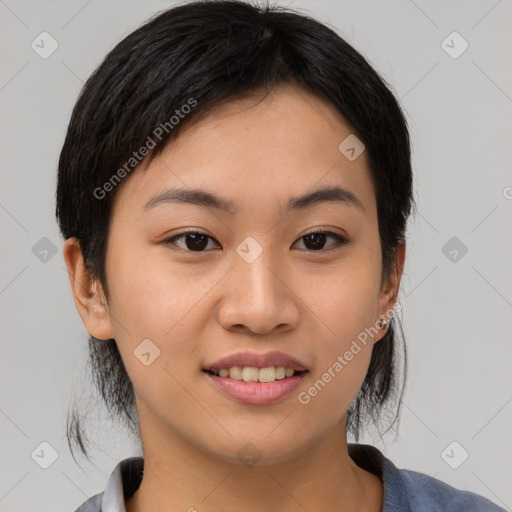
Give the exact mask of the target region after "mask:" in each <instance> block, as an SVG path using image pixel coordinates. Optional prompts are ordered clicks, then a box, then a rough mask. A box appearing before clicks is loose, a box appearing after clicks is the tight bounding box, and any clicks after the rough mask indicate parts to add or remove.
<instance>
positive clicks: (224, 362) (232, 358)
mask: <svg viewBox="0 0 512 512" xmlns="http://www.w3.org/2000/svg"><path fill="white" fill-rule="evenodd" d="M233 366H252V367H256V368H266V367H268V366H284V367H285V368H292V369H293V370H296V371H302V370H306V367H305V365H304V364H303V363H302V362H301V361H299V360H298V359H295V358H294V357H291V356H289V355H288V354H285V353H283V352H276V351H274V352H265V353H264V354H260V353H258V352H237V353H235V354H230V355H228V356H226V357H223V358H221V359H219V360H218V361H215V362H214V363H212V364H208V365H207V366H205V368H204V369H205V370H210V371H219V370H222V369H228V368H232V367H233Z"/></svg>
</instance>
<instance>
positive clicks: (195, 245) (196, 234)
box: [162, 231, 215, 252]
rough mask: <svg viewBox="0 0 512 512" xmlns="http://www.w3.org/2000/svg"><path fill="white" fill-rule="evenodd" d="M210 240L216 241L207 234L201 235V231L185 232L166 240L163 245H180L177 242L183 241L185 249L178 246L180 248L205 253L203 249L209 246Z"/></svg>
mask: <svg viewBox="0 0 512 512" xmlns="http://www.w3.org/2000/svg"><path fill="white" fill-rule="evenodd" d="M208 239H211V240H215V239H214V238H213V237H211V236H209V235H207V234H206V233H201V232H200V231H185V232H184V233H180V234H179V235H175V236H173V237H171V238H168V239H167V240H164V241H163V242H162V243H163V244H164V245H171V244H174V245H178V244H177V243H176V242H177V241H180V242H181V241H183V243H184V245H185V247H183V246H180V245H178V247H181V248H182V249H184V250H186V251H189V252H204V251H203V249H205V248H206V247H207V246H208Z"/></svg>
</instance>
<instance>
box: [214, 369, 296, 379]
mask: <svg viewBox="0 0 512 512" xmlns="http://www.w3.org/2000/svg"><path fill="white" fill-rule="evenodd" d="M214 373H216V374H217V375H219V376H220V377H229V378H230V379H235V380H243V381H245V382H274V381H275V380H281V379H284V378H285V377H292V376H293V374H294V373H295V370H293V369H292V368H285V367H284V366H268V367H266V368H256V367H255V366H243V367H242V366H233V367H232V368H229V369H228V368H223V369H222V370H219V371H218V372H214Z"/></svg>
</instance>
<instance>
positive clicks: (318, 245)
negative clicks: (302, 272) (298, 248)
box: [299, 231, 348, 252]
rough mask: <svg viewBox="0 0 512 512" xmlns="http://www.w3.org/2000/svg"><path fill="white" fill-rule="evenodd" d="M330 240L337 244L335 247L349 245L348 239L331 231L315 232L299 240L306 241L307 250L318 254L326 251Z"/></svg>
mask: <svg viewBox="0 0 512 512" xmlns="http://www.w3.org/2000/svg"><path fill="white" fill-rule="evenodd" d="M328 238H332V239H334V240H335V241H336V242H337V243H335V244H334V246H338V245H343V244H346V243H348V240H347V239H346V238H343V237H342V236H339V235H337V234H336V233H332V232H331V231H315V232H313V233H308V234H307V235H304V236H303V237H301V238H299V240H304V245H305V246H306V249H307V250H310V251H316V252H318V251H321V250H323V249H324V246H325V243H326V240H327V239H328ZM331 247H332V246H331Z"/></svg>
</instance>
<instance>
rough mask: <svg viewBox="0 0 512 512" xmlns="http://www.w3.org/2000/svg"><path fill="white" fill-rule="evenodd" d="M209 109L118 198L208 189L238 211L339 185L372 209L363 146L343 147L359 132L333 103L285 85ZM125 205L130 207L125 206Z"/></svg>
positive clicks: (135, 204)
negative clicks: (354, 154)
mask: <svg viewBox="0 0 512 512" xmlns="http://www.w3.org/2000/svg"><path fill="white" fill-rule="evenodd" d="M262 98H263V94H257V95H255V94H253V95H251V96H250V97H244V98H241V99H237V100H234V101H230V102H228V103H225V104H222V105H218V106H216V107H214V108H213V109H211V110H210V111H209V112H208V114H207V115H206V116H205V117H201V118H198V119H192V120H191V122H190V123H189V124H187V125H184V129H183V130H182V131H181V132H180V135H179V137H178V138H177V139H175V140H173V141H172V142H170V143H169V144H168V145H167V147H166V148H164V150H163V152H162V153H161V154H160V155H158V156H157V157H156V158H155V159H154V160H153V161H152V162H151V164H149V166H146V165H144V164H142V165H140V166H139V168H137V169H136V170H135V171H134V172H133V174H132V175H131V176H130V177H129V178H128V179H127V183H124V185H125V186H123V187H122V189H121V190H119V191H118V197H117V198H116V202H119V203H120V206H121V207H124V206H128V205H129V207H131V208H136V209H138V210H139V211H143V210H144V206H145V205H146V204H147V202H148V201H150V200H151V198H153V197H155V195H157V194H159V193H163V192H165V191H166V190H169V189H173V188H177V187H179V188H182V189H183V188H185V189H186V188H190V189H198V188H200V189H203V190H207V191H210V192H212V193H215V195H218V196H222V197H224V198H229V199H231V200H232V203H233V207H234V208H235V209H237V210H238V211H241V210H242V211H243V209H245V208H248V207H251V208H252V210H253V211H256V210H257V207H258V205H260V207H265V208H266V207H267V206H269V205H268V203H267V202H265V203H263V202H262V200H263V198H266V199H268V198H270V197H271V198H273V199H274V201H277V203H278V206H279V207H283V206H285V205H287V204H288V201H289V198H291V197H298V196H301V195H304V193H305V192H307V191H308V190H309V191H312V190H314V189H318V188H323V187H329V186H338V187H342V188H343V189H345V190H348V191H349V192H352V193H353V194H354V195H356V196H357V198H358V199H359V200H360V201H361V203H362V204H363V205H364V209H365V210H367V211H368V212H371V209H372V207H373V206H374V204H373V203H374V201H375V198H374V190H373V185H372V180H371V177H370V172H369V168H368V166H367V158H366V154H365V152H364V151H363V153H361V155H360V156H359V157H358V158H356V159H355V160H353V161H351V160H349V159H348V158H347V157H346V156H345V154H344V153H343V152H342V151H340V144H341V143H342V142H343V141H344V140H345V139H346V138H347V137H348V136H353V130H352V128H351V127H350V125H349V124H348V123H347V122H346V121H345V120H344V118H343V117H342V116H341V115H340V114H339V112H337V110H336V109H335V108H334V107H333V106H332V105H331V104H330V103H328V102H327V101H325V100H323V99H321V98H319V97H317V96H315V95H312V94H310V93H308V92H306V91H305V90H303V89H300V88H298V87H296V86H288V85H286V86H281V87H280V88H278V89H276V90H273V91H272V92H271V93H270V94H268V95H266V96H265V97H264V98H263V99H262ZM123 205H124V206H123Z"/></svg>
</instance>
